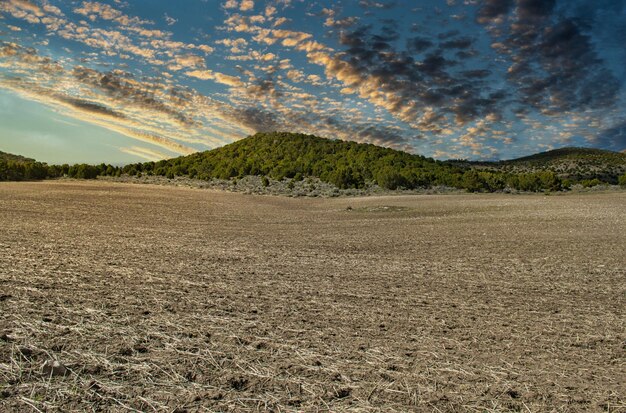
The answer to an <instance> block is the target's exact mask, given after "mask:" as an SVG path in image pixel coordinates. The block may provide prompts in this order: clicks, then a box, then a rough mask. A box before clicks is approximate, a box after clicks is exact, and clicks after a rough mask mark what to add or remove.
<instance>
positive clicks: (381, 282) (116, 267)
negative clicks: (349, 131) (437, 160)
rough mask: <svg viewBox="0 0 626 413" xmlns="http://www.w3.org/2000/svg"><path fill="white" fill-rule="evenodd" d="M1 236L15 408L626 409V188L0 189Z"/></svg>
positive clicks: (0, 387) (65, 184)
mask: <svg viewBox="0 0 626 413" xmlns="http://www.w3.org/2000/svg"><path fill="white" fill-rule="evenodd" d="M0 227H1V228H0V411H3V412H4V411H7V412H12V411H18V412H22V411H25V412H29V411H42V412H57V411H58V412H65V411H120V412H123V411H142V412H143V411H146V412H151V411H157V412H177V413H182V412H209V411H210V412H214V411H217V412H219V411H223V412H231V411H233V412H239V411H241V412H253V411H276V412H279V411H280V412H295V411H304V412H316V411H327V412H328V411H333V412H343V411H353V412H378V411H380V412H411V411H416V412H422V411H424V412H431V411H433V412H465V411H469V412H507V411H520V412H551V411H554V412H578V411H606V412H619V411H626V384H625V383H626V357H625V356H626V192H624V191H622V192H612V193H590V194H569V195H568V194H565V195H552V196H544V195H497V194H488V195H471V194H467V195H420V196H388V197H368V198H333V199H303V198H299V199H294V198H286V197H274V196H254V195H243V194H235V193H226V192H218V191H211V190H198V189H186V188H174V187H157V186H149V185H147V186H146V185H130V184H119V183H103V182H80V181H76V182H72V181H60V182H41V183H3V184H0ZM53 361H58V362H59V364H58V365H52V364H51V363H52V362H53Z"/></svg>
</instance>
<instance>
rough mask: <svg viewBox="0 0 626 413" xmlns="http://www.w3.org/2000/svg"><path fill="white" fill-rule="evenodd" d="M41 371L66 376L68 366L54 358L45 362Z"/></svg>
mask: <svg viewBox="0 0 626 413" xmlns="http://www.w3.org/2000/svg"><path fill="white" fill-rule="evenodd" d="M41 371H42V373H43V374H45V375H46V376H52V377H58V376H65V375H66V374H67V373H68V372H67V367H65V366H64V365H63V364H61V363H60V362H59V361H57V360H54V361H51V360H48V361H46V362H45V363H43V366H41Z"/></svg>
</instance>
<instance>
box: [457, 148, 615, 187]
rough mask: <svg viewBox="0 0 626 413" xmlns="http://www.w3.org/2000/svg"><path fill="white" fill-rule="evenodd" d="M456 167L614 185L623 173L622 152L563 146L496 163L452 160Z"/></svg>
mask: <svg viewBox="0 0 626 413" xmlns="http://www.w3.org/2000/svg"><path fill="white" fill-rule="evenodd" d="M452 163H453V164H455V165H457V166H460V167H470V168H476V169H479V170H489V171H499V172H505V173H512V174H519V173H536V172H542V171H551V172H554V173H556V174H557V175H558V176H559V177H561V178H562V179H567V180H570V181H572V182H574V183H576V182H584V181H593V180H597V181H601V182H606V183H611V184H616V183H617V182H618V179H619V177H620V176H622V175H624V174H625V173H626V153H620V152H612V151H607V150H603V149H594V148H576V147H566V148H560V149H554V150H550V151H546V152H540V153H537V154H534V155H530V156H525V157H522V158H517V159H511V160H504V161H498V162H466V161H462V162H456V161H454V162H452Z"/></svg>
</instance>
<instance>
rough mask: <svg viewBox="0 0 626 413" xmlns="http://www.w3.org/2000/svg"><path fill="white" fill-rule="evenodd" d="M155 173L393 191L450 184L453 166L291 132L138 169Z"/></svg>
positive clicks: (257, 137)
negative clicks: (311, 180) (311, 181)
mask: <svg viewBox="0 0 626 413" xmlns="http://www.w3.org/2000/svg"><path fill="white" fill-rule="evenodd" d="M137 169H141V170H142V171H144V172H145V171H146V170H152V171H153V172H154V173H155V174H158V175H166V174H170V175H175V176H176V175H187V176H190V177H192V178H199V179H211V178H218V179H229V178H235V177H243V176H246V175H261V176H267V177H269V178H272V179H275V180H282V179H284V178H289V179H291V178H293V179H296V180H300V179H302V178H305V177H318V178H320V179H321V180H322V181H326V182H331V183H333V184H335V185H336V186H338V187H340V188H348V187H356V188H359V187H362V186H364V185H365V184H366V183H368V182H377V183H378V184H379V185H381V186H384V187H388V188H392V189H395V188H396V187H400V186H402V187H411V188H412V187H417V186H426V185H429V184H433V183H435V182H436V183H437V184H442V185H444V184H449V185H452V184H454V180H455V176H456V175H458V174H459V173H462V170H461V169H460V168H458V167H456V166H451V165H447V164H445V163H443V162H439V161H435V160H433V159H429V158H425V157H423V156H419V155H412V154H409V153H406V152H402V151H397V150H393V149H388V148H382V147H379V146H375V145H371V144H363V143H356V142H346V141H339V140H330V139H324V138H319V137H316V136H312V135H303V134H293V133H257V134H256V135H254V136H250V137H248V138H245V139H242V140H240V141H237V142H235V143H232V144H230V145H226V146H224V147H221V148H218V149H214V150H211V151H207V152H200V153H195V154H192V155H188V156H183V157H179V158H174V159H169V160H166V161H160V162H156V163H152V162H149V163H145V164H143V165H141V166H139V165H137Z"/></svg>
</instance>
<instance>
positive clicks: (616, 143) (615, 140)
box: [592, 121, 626, 152]
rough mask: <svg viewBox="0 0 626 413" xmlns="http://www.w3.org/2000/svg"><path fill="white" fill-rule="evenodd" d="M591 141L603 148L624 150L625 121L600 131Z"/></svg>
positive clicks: (625, 149)
mask: <svg viewBox="0 0 626 413" xmlns="http://www.w3.org/2000/svg"><path fill="white" fill-rule="evenodd" d="M592 142H593V143H594V144H595V145H597V146H599V147H601V148H603V149H608V150H611V151H617V152H626V121H622V122H621V123H617V124H616V125H614V126H611V127H610V128H607V129H604V130H602V131H600V132H599V133H598V135H597V136H596V137H594V138H593V139H592Z"/></svg>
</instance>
